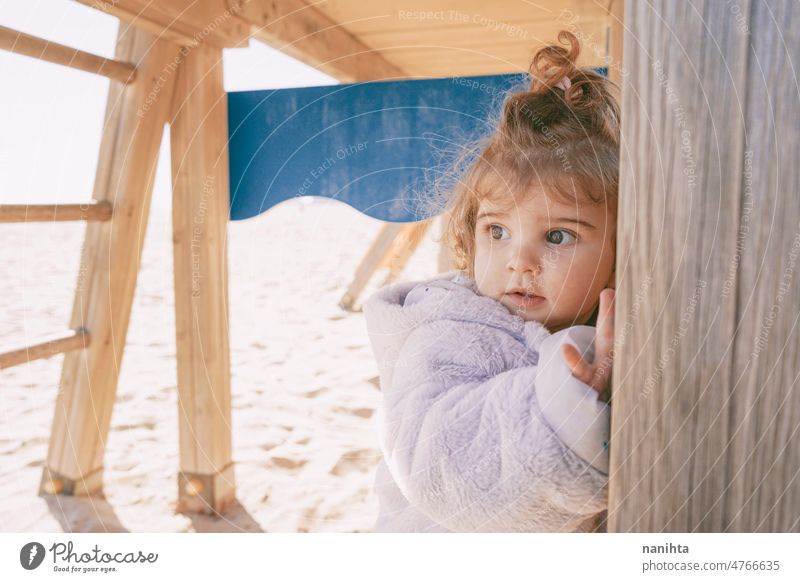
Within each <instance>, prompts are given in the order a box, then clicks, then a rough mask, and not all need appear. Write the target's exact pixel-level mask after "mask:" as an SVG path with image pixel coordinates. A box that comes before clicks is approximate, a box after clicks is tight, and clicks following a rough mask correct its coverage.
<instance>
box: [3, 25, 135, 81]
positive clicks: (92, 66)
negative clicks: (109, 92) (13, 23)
mask: <svg viewBox="0 0 800 582" xmlns="http://www.w3.org/2000/svg"><path fill="white" fill-rule="evenodd" d="M0 49H3V50H7V51H9V52H12V53H15V54H18V55H24V56H26V57H32V58H35V59H40V60H43V61H48V62H50V63H55V64H56V65H63V66H65V67H70V68H72V69H78V70H81V71H86V72H87V73H95V74H97V75H102V76H104V77H108V78H110V79H113V80H114V81H119V82H120V83H125V84H127V83H133V81H134V80H135V79H136V67H135V66H134V65H133V64H131V63H128V62H124V61H121V60H114V59H106V58H104V57H100V56H97V55H93V54H91V53H87V52H85V51H80V50H78V49H74V48H72V47H68V46H64V45H63V44H58V43H56V42H50V41H48V40H45V39H43V38H38V37H36V36H32V35H30V34H25V33H24V32H19V31H17V30H12V29H10V28H6V27H5V26H0Z"/></svg>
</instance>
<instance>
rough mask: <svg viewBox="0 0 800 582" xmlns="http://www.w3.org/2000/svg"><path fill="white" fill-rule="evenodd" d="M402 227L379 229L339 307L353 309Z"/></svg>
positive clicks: (395, 225) (388, 225) (392, 226)
mask: <svg viewBox="0 0 800 582" xmlns="http://www.w3.org/2000/svg"><path fill="white" fill-rule="evenodd" d="M404 226H405V225H404V224H402V223H398V222H387V223H386V224H384V225H383V227H381V230H380V232H378V236H376V237H375V240H374V241H372V245H370V247H369V249H367V253H366V254H365V255H364V258H363V259H361V263H360V264H359V265H358V268H357V269H356V273H355V275H354V277H353V281H352V282H351V283H350V286H349V287H348V288H347V291H346V292H345V294H344V295H343V296H342V298H341V299H340V300H339V307H341V308H342V309H344V310H346V311H350V310H351V309H353V305H354V304H355V302H356V300H357V299H358V296H359V295H360V294H361V291H362V290H363V289H364V287H365V286H366V285H367V283H368V282H369V280H370V277H372V274H373V273H374V272H375V270H376V269H378V268H379V267H380V265H381V264H382V263H383V262H384V259H385V257H386V256H387V255H388V254H389V252H390V251H391V250H392V246H393V244H394V241H395V239H396V238H397V237H398V236H399V235H400V233H401V232H403V227H404Z"/></svg>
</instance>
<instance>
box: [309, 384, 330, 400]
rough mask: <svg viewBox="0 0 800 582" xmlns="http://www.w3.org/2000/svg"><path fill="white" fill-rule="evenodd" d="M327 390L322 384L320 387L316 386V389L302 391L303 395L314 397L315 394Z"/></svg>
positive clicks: (323, 392) (318, 394)
mask: <svg viewBox="0 0 800 582" xmlns="http://www.w3.org/2000/svg"><path fill="white" fill-rule="evenodd" d="M326 392H328V389H327V388H326V387H325V386H323V387H322V388H317V389H316V390H309V391H308V392H303V396H305V397H306V398H316V397H317V396H321V395H323V394H325V393H326Z"/></svg>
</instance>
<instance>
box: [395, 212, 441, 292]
mask: <svg viewBox="0 0 800 582" xmlns="http://www.w3.org/2000/svg"><path fill="white" fill-rule="evenodd" d="M433 221H434V219H433V218H429V219H428V220H423V221H421V222H412V223H410V224H406V225H405V227H404V228H403V230H402V231H401V235H400V236H399V237H398V238H397V239H395V241H394V244H393V245H392V250H391V251H390V252H389V254H388V255H387V256H386V258H385V261H386V266H388V267H389V273H388V274H387V275H386V279H384V282H383V284H384V285H389V284H390V283H393V282H394V281H396V280H397V279H398V278H399V277H400V275H401V274H402V272H403V269H405V268H406V265H407V264H408V260H409V259H410V258H411V256H412V255H413V254H414V251H416V250H417V247H418V246H419V244H420V243H421V242H422V239H424V238H425V233H426V232H428V229H429V228H430V227H431V224H433Z"/></svg>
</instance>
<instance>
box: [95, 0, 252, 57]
mask: <svg viewBox="0 0 800 582" xmlns="http://www.w3.org/2000/svg"><path fill="white" fill-rule="evenodd" d="M79 2H81V3H82V4H86V5H87V6H90V7H92V8H96V9H97V10H101V11H102V12H105V13H106V14H110V15H112V16H116V17H117V18H119V19H120V20H121V21H123V22H125V23H127V24H130V25H132V26H135V27H136V28H139V29H141V30H145V31H147V32H149V33H151V34H153V35H155V36H156V37H157V38H160V39H162V40H168V41H172V42H173V43H175V44H179V45H183V46H192V47H194V46H197V45H198V44H200V43H201V42H204V43H207V44H210V45H212V46H215V47H218V48H232V47H246V46H247V42H248V40H249V38H250V24H249V23H248V22H246V21H245V20H242V19H240V18H238V16H237V13H238V10H239V8H238V7H237V6H233V7H229V6H228V5H227V3H226V1H225V0H202V1H200V2H198V0H158V1H157V2H153V0H79Z"/></svg>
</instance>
